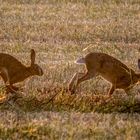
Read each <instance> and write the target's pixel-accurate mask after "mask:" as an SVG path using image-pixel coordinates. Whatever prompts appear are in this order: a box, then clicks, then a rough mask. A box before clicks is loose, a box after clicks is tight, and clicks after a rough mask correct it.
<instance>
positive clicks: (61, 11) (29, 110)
mask: <svg viewBox="0 0 140 140" xmlns="http://www.w3.org/2000/svg"><path fill="white" fill-rule="evenodd" d="M32 48H33V49H35V51H36V53H37V56H36V63H38V64H39V65H40V66H41V67H42V68H43V70H44V75H43V76H42V77H37V76H35V77H32V78H29V79H27V80H25V81H24V82H22V83H20V85H19V86H22V87H23V91H20V92H19V94H20V95H21V97H20V98H16V99H14V100H12V101H9V103H0V139H2V140H7V139H10V140H11V139H13V140H14V139H33V140H34V139H40V140H46V139H48V140H50V139H52V140H53V139H61V140H67V139H69V140H70V139H71V140H86V139H93V140H94V139H95V140H96V139H97V140H108V139H110V140H112V139H119V140H125V139H130V140H139V139H140V114H139V113H140V93H139V92H140V85H139V84H138V85H135V86H134V87H133V88H132V89H131V90H130V93H129V95H127V94H126V93H125V92H124V91H122V90H116V92H115V93H114V94H113V96H112V98H110V99H109V98H107V97H106V95H107V91H108V89H109V87H110V85H109V83H108V82H106V81H105V80H103V79H102V78H101V77H95V78H94V79H92V80H89V81H86V82H83V83H82V84H81V85H80V86H79V87H78V89H77V92H76V93H75V94H73V95H71V94H70V93H69V92H67V90H66V88H67V84H68V82H69V80H70V79H71V77H72V76H73V74H74V73H75V72H78V71H79V72H80V71H84V66H79V65H76V64H74V61H75V60H76V59H77V58H79V57H81V56H84V55H85V54H87V53H88V52H91V51H93V52H104V53H107V54H110V55H112V56H114V57H116V58H118V59H119V60H121V61H122V62H124V63H125V64H126V65H128V66H129V67H131V68H133V69H134V70H135V71H139V69H138V67H137V60H138V58H140V1H139V0H126V1H123V0H99V1H96V0H30V1H28V0H19V1H17V0H0V52H3V53H9V54H11V55H13V56H15V57H16V58H17V59H19V60H20V61H21V62H22V63H23V64H25V65H30V49H32ZM5 96H6V95H5V88H4V84H3V81H2V80H0V97H1V99H3V98H4V97H5Z"/></svg>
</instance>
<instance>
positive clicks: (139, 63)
mask: <svg viewBox="0 0 140 140" xmlns="http://www.w3.org/2000/svg"><path fill="white" fill-rule="evenodd" d="M138 67H139V69H140V59H138Z"/></svg>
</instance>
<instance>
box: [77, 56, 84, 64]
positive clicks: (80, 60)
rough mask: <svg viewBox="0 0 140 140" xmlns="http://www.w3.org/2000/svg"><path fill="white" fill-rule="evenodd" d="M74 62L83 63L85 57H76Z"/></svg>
mask: <svg viewBox="0 0 140 140" xmlns="http://www.w3.org/2000/svg"><path fill="white" fill-rule="evenodd" d="M75 63H76V64H85V63H86V62H85V58H84V57H82V58H79V59H77V60H76V61H75Z"/></svg>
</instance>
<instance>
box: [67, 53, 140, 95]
mask: <svg viewBox="0 0 140 140" xmlns="http://www.w3.org/2000/svg"><path fill="white" fill-rule="evenodd" d="M76 63H77V64H85V65H86V73H76V74H74V76H73V77H72V79H71V80H70V83H69V90H70V91H72V92H74V91H75V89H76V87H77V86H78V85H79V84H80V83H81V82H83V81H85V80H88V79H91V78H93V77H94V76H97V75H100V76H101V77H102V78H104V79H105V80H107V81H108V82H110V84H111V87H110V90H109V91H108V95H109V96H111V95H112V94H113V92H114V90H115V89H124V90H125V91H127V90H129V89H130V88H131V87H132V86H133V85H134V84H136V83H137V82H138V81H140V73H135V72H134V70H132V69H131V68H128V67H127V66H126V65H125V64H123V63H122V62H121V61H119V60H117V59H116V58H114V57H112V56H110V55H108V54H105V53H96V52H94V53H89V54H87V55H86V56H85V57H83V58H80V59H78V60H77V61H76ZM138 67H139V69H140V59H139V60H138ZM76 79H77V81H76V82H75V80H76ZM74 83H75V84H74Z"/></svg>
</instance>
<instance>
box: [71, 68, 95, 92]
mask: <svg viewBox="0 0 140 140" xmlns="http://www.w3.org/2000/svg"><path fill="white" fill-rule="evenodd" d="M94 76H95V73H94V72H93V71H92V72H89V71H88V72H86V73H75V74H74V76H73V77H72V79H71V80H70V83H69V90H70V91H72V92H74V91H75V90H76V88H77V86H78V85H79V84H80V83H81V82H83V81H86V80H89V79H91V78H93V77H94ZM75 80H76V82H75ZM74 82H75V85H74Z"/></svg>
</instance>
